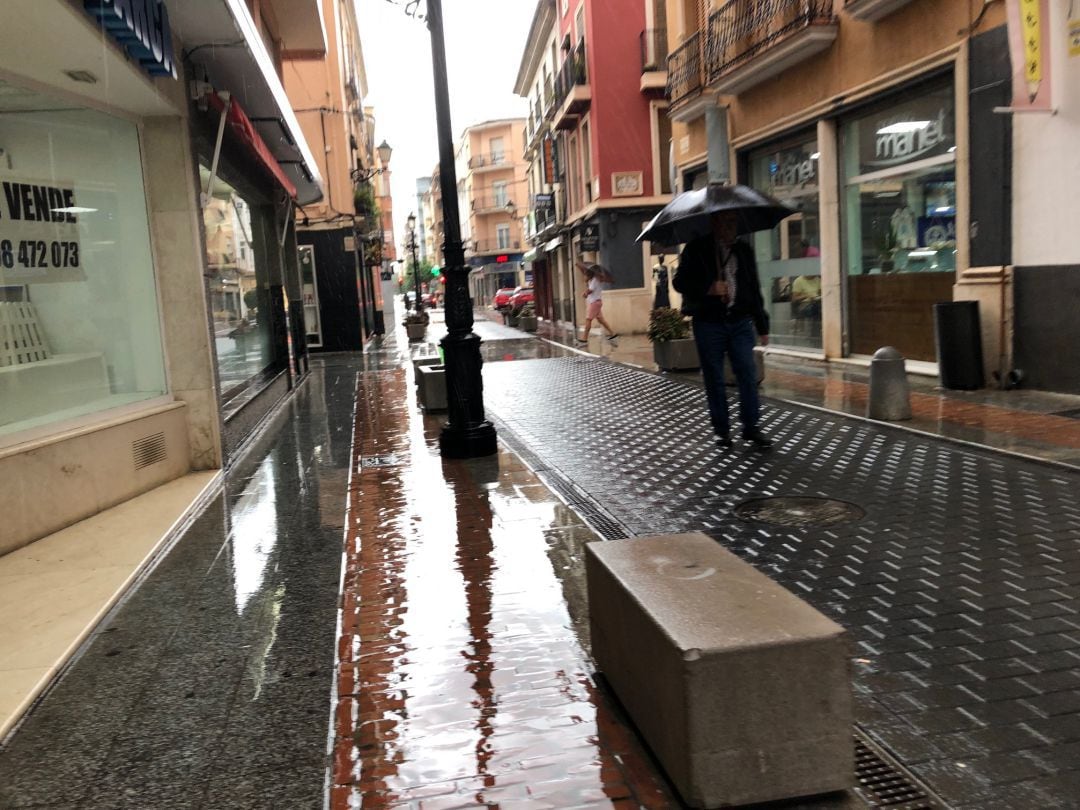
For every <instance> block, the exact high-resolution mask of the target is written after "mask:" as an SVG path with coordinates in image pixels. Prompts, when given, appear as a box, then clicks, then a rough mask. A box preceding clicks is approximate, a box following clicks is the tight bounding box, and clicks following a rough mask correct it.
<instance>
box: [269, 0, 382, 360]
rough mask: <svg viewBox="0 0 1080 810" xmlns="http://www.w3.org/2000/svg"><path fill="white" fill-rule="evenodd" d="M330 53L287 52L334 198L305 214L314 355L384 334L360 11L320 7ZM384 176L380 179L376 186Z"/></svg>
mask: <svg viewBox="0 0 1080 810" xmlns="http://www.w3.org/2000/svg"><path fill="white" fill-rule="evenodd" d="M318 7H319V19H320V21H321V25H322V26H323V28H324V30H325V37H326V47H325V48H323V49H304V50H300V49H291V50H288V51H285V52H284V54H283V56H284V77H285V89H286V91H287V93H288V95H289V100H290V103H291V104H292V105H293V109H294V110H295V112H296V116H297V118H298V120H299V121H300V123H301V126H302V127H303V130H304V136H305V137H306V138H307V140H308V142H309V143H311V144H314V145H315V152H316V154H318V155H319V163H320V169H321V170H322V172H323V175H324V177H325V178H326V195H325V196H324V198H323V199H322V200H320V201H319V202H318V203H317V204H315V205H312V206H306V207H304V209H303V211H302V215H301V218H300V225H299V227H298V229H297V240H298V242H299V244H300V250H299V256H300V262H301V268H302V273H303V276H304V306H305V321H306V323H307V343H308V346H309V347H310V348H311V350H312V351H317V352H318V351H348V350H356V349H359V348H361V347H362V346H363V345H364V342H365V341H366V340H368V339H369V338H370V337H371V336H373V335H375V334H381V333H382V331H383V315H382V290H381V284H380V274H381V270H382V245H383V225H382V223H381V221H379V220H380V214H379V213H378V212H380V211H381V209H382V204H381V199H380V197H379V195H378V189H377V188H376V187H375V186H377V185H378V184H377V182H376V183H375V184H374V185H373V184H372V183H370V182H368V179H367V178H368V177H369V175H370V174H371V171H372V170H378V169H381V168H382V167H381V166H377V165H376V163H377V161H378V155H377V150H376V148H375V131H374V129H375V127H374V125H375V121H374V115H373V114H372V113H371V110H370V108H367V109H365V107H364V98H365V96H366V95H367V73H366V68H365V65H364V56H363V52H362V49H361V44H360V34H359V27H358V24H357V19H356V9H355V5H354V4H353V3H351V2H345V0H319V2H318ZM377 178H378V176H376V179H377Z"/></svg>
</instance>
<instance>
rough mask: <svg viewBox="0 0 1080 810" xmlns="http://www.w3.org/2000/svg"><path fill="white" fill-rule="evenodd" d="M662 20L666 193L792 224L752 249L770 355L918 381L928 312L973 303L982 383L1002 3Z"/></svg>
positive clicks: (852, 4) (815, 1)
mask: <svg viewBox="0 0 1080 810" xmlns="http://www.w3.org/2000/svg"><path fill="white" fill-rule="evenodd" d="M666 18H667V21H668V45H669V48H670V50H671V55H670V56H669V58H668V66H667V67H668V70H667V80H668V93H669V97H670V102H671V108H670V115H671V118H672V120H673V128H672V152H673V154H674V160H675V164H676V182H677V184H678V186H679V187H680V188H681V189H688V188H694V187H700V186H701V185H703V184H704V183H706V182H708V181H709V179H710V178H711V179H713V180H717V181H728V180H737V181H739V182H744V183H747V184H749V185H753V186H755V187H757V188H760V189H762V190H764V191H767V192H769V193H771V194H773V195H774V196H776V197H778V198H780V199H781V200H783V201H784V202H786V203H788V204H789V205H790V206H791V207H793V208H794V209H795V210H796V212H797V213H796V214H795V215H793V216H791V217H789V218H787V219H786V220H784V222H783V223H781V225H780V226H779V227H777V228H775V229H773V230H772V231H768V232H763V233H758V234H755V235H753V236H752V237H751V238H750V239H751V242H752V244H753V246H754V249H755V252H756V256H757V260H758V267H759V271H760V273H761V279H762V287H763V294H764V297H765V301H766V305H767V308H768V309H769V312H770V316H771V321H772V335H771V338H770V345H771V346H772V347H774V348H775V349H776V350H778V351H784V350H789V351H792V352H795V353H798V354H804V355H807V356H812V357H818V358H830V359H839V358H845V357H854V358H860V357H862V358H866V357H869V356H870V355H872V354H873V353H874V352H875V351H876V350H877V349H878V348H880V347H882V346H886V345H891V346H895V347H896V348H898V349H899V350H900V351H901V352H902V353H903V354H904V356H905V357H907V358H908V359H909V361H922V362H924V363H926V364H927V365H926V366H924V367H923V368H925V369H927V370H930V369H932V368H933V366H932V365H931V364H933V363H935V362H936V346H935V331H934V329H935V324H934V305H935V304H937V303H947V302H952V301H954V300H956V301H960V300H978V301H979V302H980V309H981V317H982V327H983V335H982V338H983V340H982V345H983V351H984V356H985V366H986V368H987V371H988V373H989V372H990V371H991V370H996V369H998V367H999V358H1000V357H1001V356H1002V354H1003V353H1004V352H1006V351H1007V348H1008V347H1007V343H1008V339H1007V338H1006V339H1005V340H1004V341H1003V339H1002V336H1003V334H1004V330H1003V328H1002V326H1003V324H1004V323H1005V321H1006V320H1007V319H1008V317H1009V316H1008V310H1009V308H1010V307H1009V306H1008V304H1007V302H1006V295H1005V286H1006V285H1007V279H1008V272H1007V267H1008V265H1009V264H1010V262H1011V247H1010V245H1009V244H1008V243H1009V241H1010V240H1009V239H1008V234H1009V232H1010V224H1009V218H1010V208H1011V196H1010V191H1009V189H1008V188H1007V187H1005V186H1006V184H1003V183H1002V182H1001V178H1003V177H1008V176H1009V174H1010V171H1011V165H1012V162H1013V161H1012V155H1011V153H1010V149H1009V143H1010V139H1011V136H1012V125H1013V122H1012V117H1011V116H1010V115H1009V114H1003V113H1002V112H1000V109H1001V108H1004V107H1007V106H1008V103H1009V90H1008V87H1009V84H1010V74H1011V70H1010V67H1009V60H1008V46H1007V32H1006V26H1005V13H1004V9H1003V7H1001V6H998V5H988V6H987V7H986V8H984V9H982V10H981V13H980V10H979V9H975V10H973V8H972V7H971V5H970V4H968V3H965V2H960V1H959V0H937V1H935V2H929V1H928V0H905V1H904V2H897V0H843V1H841V0H836V1H835V2H834V0H812V1H811V2H795V1H794V0H782V2H779V3H775V2H774V3H758V2H750V3H745V2H730V0H727V1H725V2H719V1H717V2H709V0H669V2H668V3H667V8H666ZM958 32H959V33H958ZM916 367H919V366H917V365H916Z"/></svg>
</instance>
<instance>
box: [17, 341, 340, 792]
mask: <svg viewBox="0 0 1080 810" xmlns="http://www.w3.org/2000/svg"><path fill="white" fill-rule="evenodd" d="M355 380H356V368H355V364H352V365H350V364H348V363H345V364H340V363H334V362H327V363H325V364H324V363H321V362H316V364H315V368H314V370H313V372H312V374H311V377H310V378H309V380H308V382H307V384H306V385H305V386H304V387H303V388H302V389H301V390H300V391H299V392H298V394H297V396H296V397H294V398H293V399H292V400H291V401H290V402H289V403H288V404H287V405H286V406H285V407H284V408H283V409H282V410H281V411H280V412H279V413H278V414H277V415H276V416H275V418H274V419H273V421H272V423H270V424H269V425H267V427H266V429H265V432H264V433H263V434H262V435H261V436H260V437H258V438H257V439H255V440H254V443H253V445H252V447H251V448H250V450H249V451H248V454H247V455H246V457H245V458H244V459H243V460H242V461H241V462H239V463H238V464H237V465H236V467H235V468H234V469H232V470H231V471H230V472H229V474H228V476H227V478H226V483H225V487H224V491H223V492H222V493H221V494H220V495H219V496H218V497H217V498H216V499H215V500H214V501H213V502H212V503H211V504H210V506H209V508H207V509H206V510H205V511H204V512H203V513H202V514H200V515H199V516H198V517H197V519H195V521H194V522H193V523H192V524H191V526H190V528H188V530H187V531H186V532H185V533H184V534H183V536H182V537H181V538H180V539H179V540H178V541H177V542H176V543H175V545H174V546H173V547H172V548H171V549H170V550H169V551H168V552H167V553H166V554H163V555H162V556H161V557H160V558H159V562H158V564H157V565H156V567H155V568H153V569H152V570H151V571H150V572H149V573H148V574H146V575H145V576H144V577H143V579H142V581H141V582H140V583H139V585H138V586H137V588H136V589H135V590H133V592H132V593H130V595H129V596H128V597H127V598H126V599H125V600H124V601H123V602H122V603H121V604H120V605H118V606H117V607H116V608H115V609H114V610H113V611H112V612H111V614H110V615H109V616H108V617H107V618H106V619H105V620H104V621H103V622H102V623H101V625H100V626H99V627H98V629H97V631H96V632H95V633H94V635H93V636H92V637H91V638H90V639H89V640H88V642H87V643H86V644H85V645H84V649H83V651H82V654H81V656H79V657H78V658H77V659H76V660H75V661H74V662H73V663H72V664H71V665H70V666H69V668H68V669H67V671H66V672H65V673H64V674H63V676H62V677H61V679H60V680H59V681H58V682H57V683H56V684H55V685H54V686H53V687H52V688H51V689H50V690H49V691H48V692H47V693H46V694H45V696H44V697H43V698H42V699H41V700H40V701H39V704H38V705H37V706H36V708H35V709H34V710H33V711H32V712H31V714H30V715H29V716H28V717H27V718H26V720H25V721H24V722H23V724H22V726H21V727H20V728H19V729H18V730H17V732H16V733H15V735H14V736H13V737H12V738H11V739H10V741H9V742H8V744H7V745H6V746H5V748H4V750H3V752H2V753H0V807H4V808H9V807H11V808H14V807H50V808H75V807H79V808H111V807H132V808H159V807H160V808H164V807H168V808H196V807H206V808H220V807H229V808H247V807H252V808H265V807H289V808H308V807H309V808H319V807H321V806H322V802H323V794H324V773H325V763H326V754H325V751H326V725H325V717H326V695H327V690H328V684H329V683H330V682H331V681H332V675H333V667H334V622H335V617H336V608H337V598H336V594H337V585H338V579H339V574H340V565H341V537H342V531H343V528H344V522H343V509H342V504H343V502H344V497H345V485H346V480H347V475H348V466H349V459H350V457H351V438H352V431H351V429H352V410H353V395H354V391H355Z"/></svg>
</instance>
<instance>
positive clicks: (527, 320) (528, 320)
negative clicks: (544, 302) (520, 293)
mask: <svg viewBox="0 0 1080 810" xmlns="http://www.w3.org/2000/svg"><path fill="white" fill-rule="evenodd" d="M517 317H518V328H519V329H523V330H525V331H526V332H535V331H536V325H537V320H536V306H535V305H534V304H532V303H529V304H526V305H525V306H523V307H522V308H521V309H519V310H518V316H517Z"/></svg>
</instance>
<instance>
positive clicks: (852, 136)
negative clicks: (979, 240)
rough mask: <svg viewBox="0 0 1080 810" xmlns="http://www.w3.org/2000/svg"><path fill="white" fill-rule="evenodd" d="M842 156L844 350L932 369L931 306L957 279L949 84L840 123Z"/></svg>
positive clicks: (912, 93)
mask: <svg viewBox="0 0 1080 810" xmlns="http://www.w3.org/2000/svg"><path fill="white" fill-rule="evenodd" d="M842 153H843V194H844V197H843V209H844V211H843V229H844V242H845V251H844V265H845V271H846V275H847V283H848V339H849V350H850V352H851V353H852V354H873V353H874V352H875V351H877V349H879V348H881V347H882V346H886V345H888V346H895V347H896V348H897V349H899V350H900V352H901V353H902V354H904V356H905V357H908V358H910V359H914V360H931V361H932V360H934V359H935V356H936V352H935V346H934V325H933V305H934V304H935V303H937V302H940V301H951V300H952V287H953V283H954V281H955V278H956V272H955V271H956V166H955V164H956V137H955V116H954V102H953V86H952V82H951V81H950V82H938V83H937V84H936V85H934V86H931V87H926V86H923V87H921V88H919V89H917V90H913V91H909V92H906V93H904V94H903V95H901V96H899V97H897V98H896V99H895V100H893V101H892V102H891V103H889V104H888V105H887V106H886V105H880V106H878V107H877V109H876V110H875V111H873V112H871V113H868V114H863V115H861V116H860V117H858V118H855V119H853V120H850V121H847V122H845V123H844V125H843V129H842Z"/></svg>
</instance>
